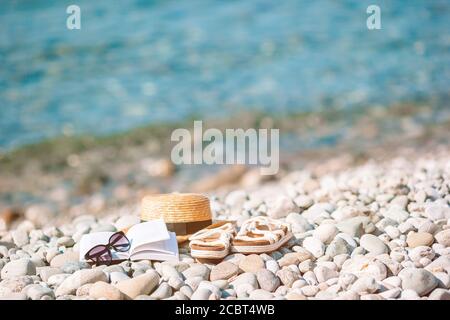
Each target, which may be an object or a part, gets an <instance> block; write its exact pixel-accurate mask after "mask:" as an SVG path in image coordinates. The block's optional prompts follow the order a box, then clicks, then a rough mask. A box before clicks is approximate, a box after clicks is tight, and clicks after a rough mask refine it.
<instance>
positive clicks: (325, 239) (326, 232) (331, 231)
mask: <svg viewBox="0 0 450 320" xmlns="http://www.w3.org/2000/svg"><path fill="white" fill-rule="evenodd" d="M338 232H339V230H338V229H337V228H336V226H335V225H334V224H330V223H327V224H321V225H320V226H318V227H317V228H316V229H315V230H314V232H313V236H314V237H316V238H317V239H319V240H320V241H321V242H322V243H324V244H330V242H331V241H333V239H334V237H335V236H336V235H337V234H338Z"/></svg>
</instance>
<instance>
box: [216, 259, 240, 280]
mask: <svg viewBox="0 0 450 320" xmlns="http://www.w3.org/2000/svg"><path fill="white" fill-rule="evenodd" d="M238 273H239V267H238V266H237V265H235V264H234V263H231V262H229V261H223V262H221V263H219V264H217V265H215V266H214V267H212V269H211V273H210V275H209V278H210V280H211V281H215V280H228V279H230V278H231V277H233V276H235V275H237V274H238Z"/></svg>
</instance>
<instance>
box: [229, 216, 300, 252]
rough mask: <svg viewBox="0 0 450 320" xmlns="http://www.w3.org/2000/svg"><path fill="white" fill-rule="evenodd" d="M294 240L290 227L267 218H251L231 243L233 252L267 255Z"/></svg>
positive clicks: (245, 222)
mask: <svg viewBox="0 0 450 320" xmlns="http://www.w3.org/2000/svg"><path fill="white" fill-rule="evenodd" d="M291 238H292V233H291V231H290V225H289V224H288V223H284V222H281V221H279V220H275V219H271V218H269V217H265V216H259V217H255V218H251V219H249V220H247V221H244V223H243V224H242V226H241V229H240V230H239V232H238V233H237V235H236V236H235V237H234V239H233V240H232V242H231V252H240V253H245V254H250V253H257V254H258V253H265V252H272V251H275V250H277V249H279V248H280V247H281V246H283V245H284V244H285V243H286V242H288V241H289V240H290V239H291Z"/></svg>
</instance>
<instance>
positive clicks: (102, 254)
mask: <svg viewBox="0 0 450 320" xmlns="http://www.w3.org/2000/svg"><path fill="white" fill-rule="evenodd" d="M86 258H87V259H91V260H93V261H94V262H95V264H110V263H111V259H112V258H111V254H110V252H109V250H108V248H107V247H106V246H103V245H99V246H95V247H94V248H92V249H91V250H89V252H88V253H87V254H86Z"/></svg>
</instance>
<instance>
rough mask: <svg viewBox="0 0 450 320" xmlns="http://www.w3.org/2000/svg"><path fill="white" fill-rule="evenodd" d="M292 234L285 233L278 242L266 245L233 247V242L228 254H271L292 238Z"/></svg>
mask: <svg viewBox="0 0 450 320" xmlns="http://www.w3.org/2000/svg"><path fill="white" fill-rule="evenodd" d="M292 236H293V235H292V233H290V232H289V233H287V234H286V235H285V236H284V237H282V238H281V239H280V240H279V241H277V242H275V243H272V244H267V245H239V246H236V245H233V242H232V243H231V248H230V252H239V253H247V254H250V253H267V252H272V251H275V250H277V249H279V248H280V247H281V246H283V245H284V244H285V243H286V242H288V241H289V240H290V239H291V238H292Z"/></svg>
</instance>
